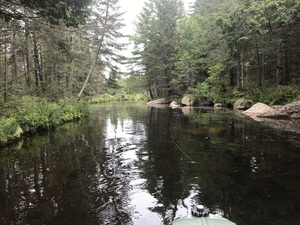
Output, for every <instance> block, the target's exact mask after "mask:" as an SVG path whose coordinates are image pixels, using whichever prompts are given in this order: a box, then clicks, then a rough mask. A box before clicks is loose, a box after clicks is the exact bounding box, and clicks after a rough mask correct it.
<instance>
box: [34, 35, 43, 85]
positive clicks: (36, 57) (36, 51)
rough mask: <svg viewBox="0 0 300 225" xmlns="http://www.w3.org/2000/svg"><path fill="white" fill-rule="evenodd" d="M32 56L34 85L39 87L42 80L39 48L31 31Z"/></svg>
mask: <svg viewBox="0 0 300 225" xmlns="http://www.w3.org/2000/svg"><path fill="white" fill-rule="evenodd" d="M32 38H33V58H34V74H35V86H36V87H39V86H40V84H41V81H42V74H41V65H40V59H39V49H38V44H37V40H36V36H35V34H34V33H33V36H32Z"/></svg>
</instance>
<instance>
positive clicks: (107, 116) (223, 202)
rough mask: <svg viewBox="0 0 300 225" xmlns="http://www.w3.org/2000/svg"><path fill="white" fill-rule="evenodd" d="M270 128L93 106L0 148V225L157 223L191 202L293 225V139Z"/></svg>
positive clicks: (228, 116) (226, 118)
mask: <svg viewBox="0 0 300 225" xmlns="http://www.w3.org/2000/svg"><path fill="white" fill-rule="evenodd" d="M186 113H188V114H186ZM277 132H278V133H276V132H274V130H272V129H271V128H266V127H264V126H263V125H257V123H256V122H254V121H252V120H250V119H249V120H248V118H244V117H237V116H236V115H234V114H233V113H232V112H228V111H226V110H224V111H222V110H221V111H214V110H213V109H205V108H201V109H193V108H189V110H185V109H184V110H181V109H175V110H173V109H171V108H160V109H158V108H150V107H147V106H141V105H140V106H137V105H134V104H124V105H122V104H114V105H103V106H97V107H95V108H94V109H93V113H92V115H91V116H90V117H89V118H86V119H83V120H81V121H79V122H77V123H70V124H66V125H64V126H62V127H60V128H57V129H56V130H55V131H52V132H49V133H43V134H40V135H36V136H34V137H29V138H27V139H24V140H23V142H20V143H18V144H16V145H15V146H10V147H8V148H4V149H2V150H1V151H0V224H1V225H2V224H3V225H17V224H18V225H19V224H21V225H23V224H28V225H40V224H46V225H54V224H55V225H60V224H61V225H65V224H72V225H77V224H78V225H85V224H86V225H90V224H93V225H97V224H99V225H102V224H111V225H118V224H122V225H131V224H134V225H147V224H151V225H159V224H168V223H169V222H170V221H172V220H173V219H174V218H177V217H179V216H184V215H186V214H188V212H189V210H190V208H191V205H192V204H198V203H202V204H205V205H206V206H208V207H209V208H211V209H212V210H213V209H217V210H221V211H224V213H225V216H226V217H229V218H230V219H231V220H233V221H234V222H236V223H238V224H246V225H248V224H249V225H250V224H257V225H260V224H272V225H279V224H283V223H284V224H298V223H299V222H300V218H299V216H298V214H297V212H298V211H299V210H300V193H299V190H300V189H299V187H300V183H299V180H300V179H299V178H300V174H299V169H300V165H299V160H297V159H298V158H299V146H297V145H295V143H296V144H297V143H298V142H295V141H290V140H298V137H299V136H297V134H293V135H292V137H291V136H289V135H286V134H285V133H282V132H280V131H277ZM285 135H286V136H285ZM187 156H188V157H187ZM249 215H251V216H250V217H249Z"/></svg>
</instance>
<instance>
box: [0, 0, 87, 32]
mask: <svg viewBox="0 0 300 225" xmlns="http://www.w3.org/2000/svg"><path fill="white" fill-rule="evenodd" d="M90 3H91V0H72V1H69V0H26V1H20V2H14V1H12V2H11V1H8V0H3V3H2V1H0V5H1V9H0V18H2V19H4V20H6V21H11V20H12V19H18V20H21V19H26V15H24V14H23V13H22V12H24V11H30V12H35V13H36V14H37V15H38V16H42V17H43V18H44V19H46V20H47V21H48V22H50V23H51V24H59V23H60V21H63V22H64V23H65V24H66V25H67V26H74V27H76V26H78V25H79V24H82V23H84V21H85V18H86V17H87V16H88V12H87V10H86V7H87V6H88V5H89V4H90ZM2 5H3V7H2ZM6 7H10V8H15V7H18V8H19V9H20V10H18V11H16V10H11V9H10V8H6Z"/></svg>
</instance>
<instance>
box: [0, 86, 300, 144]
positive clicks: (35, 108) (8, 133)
mask: <svg viewBox="0 0 300 225" xmlns="http://www.w3.org/2000/svg"><path fill="white" fill-rule="evenodd" d="M202 92H203V90H202V89H200V90H197V89H195V90H194V92H193V93H192V94H190V95H189V96H192V97H193V98H194V99H193V100H194V101H195V102H196V104H197V105H201V104H202V103H207V104H208V105H209V103H216V102H221V103H222V105H223V106H226V107H229V108H233V107H231V106H233V102H234V101H236V100H238V99H246V101H247V102H248V103H249V107H250V106H252V105H254V104H255V103H256V102H264V103H265V104H268V105H270V106H272V105H284V104H287V103H291V102H295V101H297V100H298V101H299V99H300V91H299V89H298V88H297V87H296V86H294V87H292V86H286V87H284V86H278V87H277V89H276V90H275V89H274V88H273V89H272V90H271V89H270V90H269V91H266V90H264V91H263V92H262V91H261V92H260V91H259V90H251V91H249V92H244V93H238V94H237V92H235V91H234V90H232V91H231V92H228V91H227V92H226V93H216V92H215V91H214V90H209V88H207V90H206V91H205V93H202ZM149 100H150V99H149V97H147V96H146V95H145V94H124V95H109V94H103V95H100V96H97V97H92V98H86V99H83V100H80V101H78V100H76V99H67V98H66V99H61V100H56V101H50V100H48V99H45V98H39V97H29V96H25V97H22V98H19V99H14V100H13V101H10V102H9V103H0V146H4V145H7V144H10V143H13V142H15V141H17V140H19V139H20V138H22V137H23V136H25V135H26V134H30V133H35V132H38V131H42V130H50V129H52V128H55V127H57V126H60V125H62V124H64V123H66V122H70V121H74V120H77V119H80V118H82V117H86V116H88V115H89V112H90V111H89V105H91V104H99V103H106V102H118V101H128V102H129V101H131V102H132V101H135V102H144V103H145V104H146V103H147V102H149ZM169 101H170V102H171V101H178V99H175V98H172V97H170V98H169ZM210 105H211V104H210Z"/></svg>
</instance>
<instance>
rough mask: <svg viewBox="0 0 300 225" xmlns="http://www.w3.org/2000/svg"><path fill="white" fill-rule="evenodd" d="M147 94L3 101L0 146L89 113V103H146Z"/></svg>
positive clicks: (0, 112) (26, 98) (0, 108)
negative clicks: (77, 98) (78, 98)
mask: <svg viewBox="0 0 300 225" xmlns="http://www.w3.org/2000/svg"><path fill="white" fill-rule="evenodd" d="M148 100H149V99H148V97H147V96H146V95H144V94H131V95H129V94H126V95H109V94H103V95H100V96H98V97H93V98H91V99H83V100H80V101H77V100H76V99H67V98H66V99H61V100H57V101H50V100H48V99H45V98H39V97H29V96H25V97H22V98H20V99H14V100H12V101H10V102H9V103H1V102H0V146H5V145H7V144H10V143H13V142H15V141H17V140H19V139H20V138H22V137H23V136H25V135H26V134H30V133H35V132H38V131H43V130H50V129H52V128H55V127H57V126H60V125H62V124H64V123H66V122H71V121H74V120H77V119H80V118H83V117H86V116H88V115H89V112H90V110H89V105H90V104H99V103H105V102H117V101H140V102H147V101H148Z"/></svg>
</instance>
